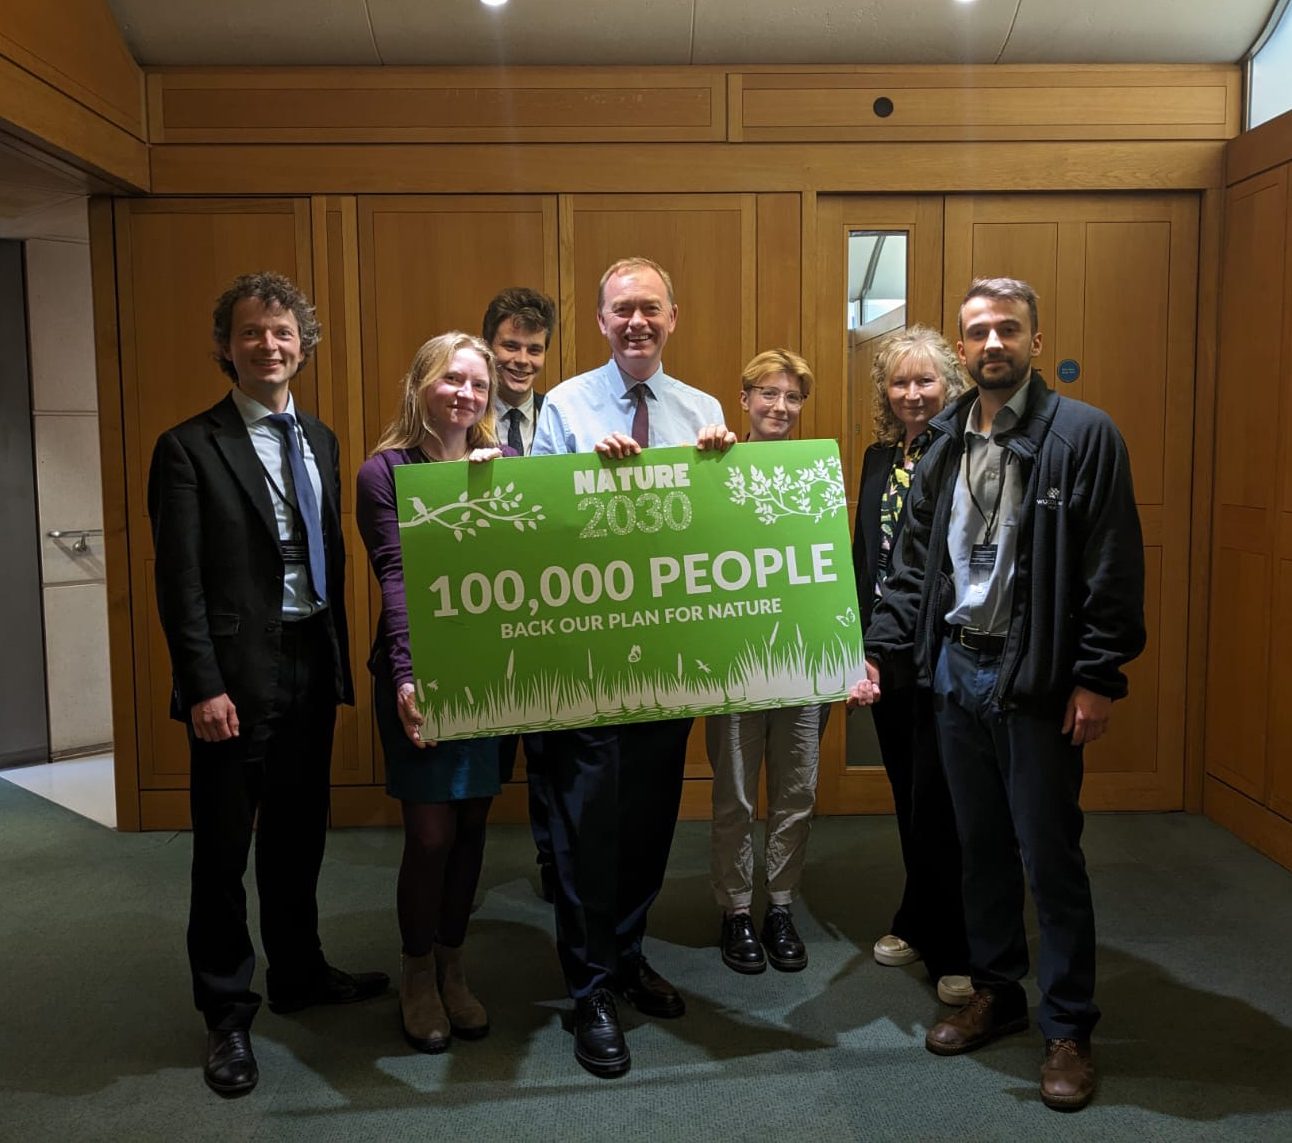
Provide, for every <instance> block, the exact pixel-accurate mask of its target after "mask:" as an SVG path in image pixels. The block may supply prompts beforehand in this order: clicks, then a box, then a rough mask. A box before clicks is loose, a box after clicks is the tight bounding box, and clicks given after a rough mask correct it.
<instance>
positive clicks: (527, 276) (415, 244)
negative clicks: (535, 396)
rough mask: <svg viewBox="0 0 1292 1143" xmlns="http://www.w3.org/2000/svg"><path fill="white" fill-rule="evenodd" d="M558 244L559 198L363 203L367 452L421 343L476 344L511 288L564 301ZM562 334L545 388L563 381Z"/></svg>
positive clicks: (392, 412) (370, 200)
mask: <svg viewBox="0 0 1292 1143" xmlns="http://www.w3.org/2000/svg"><path fill="white" fill-rule="evenodd" d="M556 243H557V238H556V201H555V199H552V198H539V197H516V196H494V195H480V196H475V197H470V198H454V197H444V198H435V197H430V196H427V197H421V198H402V197H390V198H385V197H383V198H362V199H360V200H359V258H360V283H361V299H362V315H363V316H362V327H363V376H364V385H363V392H364V404H365V440H364V450H365V452H366V450H367V449H370V448H371V447H372V446H373V445H374V444H375V443H376V440H377V437H378V436H379V435H380V434H381V430H382V429H383V428H384V427H385V426H386V425H387V424H388V423H389V422H390V421H391V420H392V419H393V418H394V415H395V410H396V407H397V404H398V400H399V394H400V382H401V380H402V378H403V376H404V373H405V371H406V370H407V369H408V364H409V362H410V361H411V360H412V357H413V353H414V352H415V351H416V350H417V347H418V346H420V345H421V344H422V342H424V341H426V339H427V338H429V337H433V336H435V335H436V334H438V333H443V332H445V331H446V330H450V329H461V330H465V331H466V332H467V333H471V334H475V335H476V336H479V334H480V324H481V319H482V318H483V316H484V311H485V306H487V305H488V304H489V300H490V299H491V298H492V297H493V296H494V295H495V294H496V293H497V292H498V291H499V290H501V289H504V288H506V287H507V286H517V285H523V286H533V287H535V288H537V289H541V290H543V291H544V292H545V293H547V294H548V295H550V296H551V297H553V298H555V297H557V296H558V278H557V268H556ZM561 334H562V331H561V330H558V331H557V332H556V333H555V334H554V335H553V338H552V345H551V348H550V350H549V353H548V365H547V370H546V373H545V376H544V377H543V380H542V382H541V384H540V387H541V388H544V389H546V388H549V387H550V386H551V385H553V384H554V383H555V382H556V381H557V379H558V377H557V372H558V364H557V363H558V362H559V361H560V360H561Z"/></svg>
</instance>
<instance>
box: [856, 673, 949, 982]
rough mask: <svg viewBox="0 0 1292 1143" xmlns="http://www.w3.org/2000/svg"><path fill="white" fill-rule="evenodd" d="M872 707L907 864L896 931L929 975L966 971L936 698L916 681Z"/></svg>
mask: <svg viewBox="0 0 1292 1143" xmlns="http://www.w3.org/2000/svg"><path fill="white" fill-rule="evenodd" d="M871 711H872V713H873V714H874V717H875V734H876V736H877V737H878V738H879V749H880V752H881V753H882V755H883V758H884V770H885V771H886V772H887V773H888V781H889V784H890V785H891V786H892V787H893V804H894V807H895V809H896V811H897V836H898V839H899V840H900V842H901V846H902V864H903V866H904V867H905V869H906V885H905V887H904V888H903V890H902V900H901V904H900V905H898V907H897V913H896V914H895V915H894V917H893V924H892V930H891V931H892V932H893V934H894V935H896V936H899V937H901V938H902V939H903V940H904V941H907V942H908V943H909V944H912V945H914V946H915V947H916V948H917V949H919V950H920V954H921V955H922V956H923V958H924V966H925V969H926V970H927V971H928V974H929V979H930V980H931V981H934V982H935V983H936V982H937V980H938V978H939V977H942V976H947V975H966V976H967V975H968V973H969V945H968V942H967V940H966V938H965V919H964V902H963V900H962V897H961V884H960V882H961V875H960V840H959V838H958V837H957V835H956V818H955V811H954V809H953V808H952V805H951V794H950V792H949V791H948V790H947V781H946V775H945V774H944V773H943V771H942V763H941V760H940V759H939V757H938V739H937V727H936V725H935V723H934V717H933V696H932V694H931V693H930V692H929V691H927V690H923V689H920V688H918V687H914V686H908V687H894V688H891V689H890V688H885V690H884V694H883V698H882V699H881V700H880V701H879V702H878V703H876V704H875V705H874V706H873V707H872V708H871Z"/></svg>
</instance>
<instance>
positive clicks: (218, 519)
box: [148, 396, 354, 726]
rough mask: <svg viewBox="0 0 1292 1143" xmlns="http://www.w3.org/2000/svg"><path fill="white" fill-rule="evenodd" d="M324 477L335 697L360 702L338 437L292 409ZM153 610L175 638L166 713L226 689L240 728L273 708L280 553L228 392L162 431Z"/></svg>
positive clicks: (153, 483)
mask: <svg viewBox="0 0 1292 1143" xmlns="http://www.w3.org/2000/svg"><path fill="white" fill-rule="evenodd" d="M296 415H297V418H298V420H299V421H300V425H301V429H302V431H303V432H304V433H305V436H306V439H307V440H308V441H309V443H310V449H311V450H312V451H313V453H314V456H315V460H316V463H317V465H318V470H319V476H320V478H321V480H322V484H323V503H322V505H321V512H322V517H323V540H324V544H325V546H326V549H327V583H328V596H329V600H328V606H327V609H326V610H325V611H324V612H323V614H324V615H326V616H327V617H328V626H329V629H330V631H331V636H332V638H331V643H332V652H333V669H334V676H335V684H336V685H335V695H336V700H337V701H339V702H353V701H354V689H353V686H352V684H351V679H350V655H349V649H348V648H349V636H348V633H347V630H346V618H345V549H344V546H343V543H342V538H341V515H340V503H339V498H340V488H341V479H340V473H339V462H340V452H339V449H338V447H337V440H336V437H335V435H333V433H332V430H331V429H329V428H328V427H327V426H326V425H325V424H323V422H322V421H319V420H317V419H316V418H314V417H311V416H309V415H308V414H306V413H303V412H301V411H300V410H299V409H298V410H297V414H296ZM148 515H149V517H150V518H151V520H152V526H153V544H154V547H155V549H156V552H157V564H156V568H155V576H154V578H155V580H156V586H157V609H158V611H159V612H160V615H161V624H162V629H163V631H164V632H165V633H166V643H167V646H168V647H169V648H170V658H171V669H172V673H173V676H174V689H173V692H172V695H171V716H172V717H173V718H176V719H179V720H180V721H187V719H188V717H189V711H190V708H191V707H192V706H193V704H194V703H197V702H201V701H202V700H203V699H208V698H213V697H214V696H215V695H218V694H222V693H226V692H227V693H228V695H229V697H230V699H232V700H233V704H234V706H236V707H237V710H238V718H239V720H240V721H241V722H242V724H243V725H244V726H248V725H251V724H254V723H256V722H258V721H260V720H261V719H263V718H264V717H266V716H267V715H268V714H269V713H270V710H271V708H272V705H273V698H274V691H275V685H276V683H277V681H278V661H279V657H280V655H281V650H282V617H283V616H282V611H283V555H282V550H281V548H280V547H279V545H278V525H277V523H276V522H275V520H274V509H273V505H272V503H271V502H270V499H269V490H268V489H267V488H266V486H265V474H264V469H262V468H261V466H260V461H259V459H258V458H257V457H256V451H255V447H254V446H253V445H252V443H251V437H250V436H249V435H248V433H247V427H246V424H245V422H244V421H243V419H242V416H241V414H240V413H239V412H238V408H237V406H236V405H235V404H234V403H233V398H232V396H229V397H225V398H224V400H222V401H220V402H219V403H218V404H217V405H215V406H213V407H212V408H210V409H208V410H207V411H206V412H204V413H199V414H198V415H197V416H196V417H193V418H191V419H190V420H187V421H185V422H183V423H182V424H180V425H176V426H175V427H174V428H173V429H169V430H167V431H166V432H164V433H162V435H161V436H160V437H159V438H158V440H157V446H156V448H155V449H154V450H153V459H152V468H151V470H150V472H149V475H148Z"/></svg>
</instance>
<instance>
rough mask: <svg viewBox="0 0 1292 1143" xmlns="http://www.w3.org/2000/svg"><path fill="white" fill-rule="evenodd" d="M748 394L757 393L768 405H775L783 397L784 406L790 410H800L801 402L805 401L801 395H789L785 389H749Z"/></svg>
mask: <svg viewBox="0 0 1292 1143" xmlns="http://www.w3.org/2000/svg"><path fill="white" fill-rule="evenodd" d="M750 392H751V393H757V394H758V396H759V397H761V398H762V399H763V400H764V401H766V402H767V403H768V404H769V405H774V404H776V402H777V401H779V400H780V399H781V398H782V397H784V398H785V404H786V406H787V407H788V408H791V409H798V408H801V407H802V405H803V402H804V401H806V400H807V398H806V397H805V396H804V395H803V394H802V393H791V392H788V391H787V390H785V389H772V388H767V389H751V390H750Z"/></svg>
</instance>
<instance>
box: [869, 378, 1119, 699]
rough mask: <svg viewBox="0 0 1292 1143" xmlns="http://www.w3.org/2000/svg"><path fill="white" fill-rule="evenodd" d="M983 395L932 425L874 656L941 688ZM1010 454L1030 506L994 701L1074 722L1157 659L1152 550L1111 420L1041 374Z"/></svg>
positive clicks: (877, 619)
mask: <svg viewBox="0 0 1292 1143" xmlns="http://www.w3.org/2000/svg"><path fill="white" fill-rule="evenodd" d="M977 395H978V393H977V390H976V389H972V390H970V391H969V392H968V393H965V394H964V395H963V396H961V397H960V398H959V399H958V400H957V401H956V402H955V403H954V404H953V405H950V406H949V407H948V408H946V409H944V410H943V411H942V412H941V413H940V414H939V415H938V416H937V417H935V418H934V419H933V420H932V421H931V422H930V423H929V428H930V429H931V430H932V431H933V442H932V443H931V444H930V446H929V449H928V451H927V452H926V453H925V454H924V457H923V458H922V459H921V461H920V463H919V466H918V467H917V468H916V470H915V479H914V482H913V484H912V487H911V491H910V493H909V495H908V497H907V500H906V513H907V517H906V522H905V527H904V528H903V530H902V535H901V539H900V542H899V543H898V545H897V549H896V550H895V551H894V553H893V568H892V571H891V573H890V574H889V577H888V581H887V584H886V585H885V592H884V596H883V598H882V599H881V600H880V601H879V603H878V604H877V605H876V607H875V612H874V615H873V617H872V619H871V623H870V627H869V629H868V630H867V632H866V656H867V658H869V659H872V660H874V661H875V663H876V664H877V665H878V666H879V667H880V672H881V679H880V683H881V686H882V684H883V677H882V676H883V672H884V667H885V664H886V663H888V664H890V665H891V666H892V667H897V666H899V665H900V664H902V662H903V659H904V658H905V657H908V656H912V655H913V656H914V667H915V672H916V677H917V679H918V681H919V683H920V684H921V685H923V686H929V685H930V684H931V680H932V675H933V666H934V664H935V663H936V661H937V654H938V650H939V648H940V647H941V643H942V639H943V637H944V635H945V633H946V623H945V621H944V618H943V617H944V616H945V615H946V613H947V612H948V611H950V609H951V607H952V605H953V603H954V589H953V586H952V580H951V575H950V570H951V561H950V555H949V553H948V551H947V531H948V525H949V522H950V518H951V504H952V500H953V499H954V496H955V486H956V479H957V476H958V474H959V471H960V467H961V463H962V460H961V458H962V457H963V454H964V428H965V423H966V422H967V420H968V418H969V410H970V408H971V407H972V405H973V403H974V400H975V398H976V397H977ZM997 440H998V443H999V444H1000V445H1001V446H1002V447H1004V448H1005V449H1007V450H1008V451H1009V452H1010V453H1011V454H1012V457H1013V460H1014V461H1016V462H1017V463H1018V464H1019V465H1020V471H1021V473H1022V480H1023V499H1022V506H1021V508H1020V513H1021V515H1020V519H1019V522H1018V527H1019V539H1018V557H1017V560H1018V562H1017V566H1016V568H1015V570H1014V597H1013V605H1012V608H1011V612H1010V623H1009V633H1008V635H1007V636H1006V641H1005V650H1004V653H1003V655H1002V659H1001V669H1000V679H999V682H998V684H997V688H996V692H995V694H994V695H993V701H992V705H993V707H994V708H995V709H996V710H998V711H999V710H1008V709H1010V708H1012V707H1016V706H1024V707H1027V708H1028V709H1033V710H1039V711H1053V712H1054V713H1056V714H1059V715H1061V712H1062V710H1063V708H1064V706H1065V704H1066V703H1067V700H1068V696H1069V695H1070V694H1071V693H1072V688H1073V687H1074V686H1078V685H1079V686H1083V687H1085V688H1087V689H1088V690H1091V691H1094V692H1095V693H1096V694H1101V695H1106V696H1107V697H1109V698H1113V699H1119V698H1123V697H1125V695H1126V676H1125V675H1124V674H1123V673H1122V669H1121V668H1122V667H1123V666H1125V664H1126V663H1128V662H1130V660H1132V659H1133V658H1135V656H1136V655H1138V654H1139V653H1140V651H1142V650H1143V649H1144V546H1143V539H1142V537H1141V534H1140V525H1139V513H1138V512H1137V510H1136V508H1135V493H1134V489H1133V488H1132V485H1131V473H1130V462H1129V459H1128V457H1127V455H1126V445H1125V442H1123V440H1122V437H1121V434H1120V433H1119V432H1118V431H1117V427H1116V426H1115V425H1114V424H1113V422H1112V420H1111V419H1110V418H1109V417H1108V415H1107V414H1106V413H1104V412H1103V411H1102V410H1100V409H1096V408H1094V407H1093V406H1091V405H1087V404H1084V403H1082V402H1081V401H1074V400H1071V399H1070V398H1067V397H1060V396H1059V395H1058V394H1057V393H1055V392H1054V391H1053V390H1051V389H1050V388H1049V387H1048V386H1047V385H1046V384H1045V381H1044V379H1043V378H1042V377H1041V375H1040V374H1039V373H1036V372H1033V374H1032V378H1031V380H1030V382H1029V383H1028V395H1027V410H1026V412H1025V413H1024V415H1023V416H1022V417H1021V418H1020V419H1019V421H1018V423H1017V424H1016V425H1015V426H1014V427H1013V428H1011V429H1010V430H1008V431H1007V432H1002V433H1001V434H1000V436H999V437H998V438H997Z"/></svg>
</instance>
